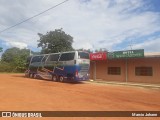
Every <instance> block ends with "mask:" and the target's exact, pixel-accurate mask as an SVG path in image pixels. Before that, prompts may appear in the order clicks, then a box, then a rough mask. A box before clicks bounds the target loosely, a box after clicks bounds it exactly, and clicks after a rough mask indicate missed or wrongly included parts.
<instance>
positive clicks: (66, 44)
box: [38, 29, 73, 54]
mask: <svg viewBox="0 0 160 120" xmlns="http://www.w3.org/2000/svg"><path fill="white" fill-rule="evenodd" d="M38 35H39V37H40V40H38V42H39V44H38V47H42V51H41V53H45V54H47V53H57V52H64V51H71V50H73V47H72V43H73V37H72V36H70V35H68V34H66V33H65V32H64V31H62V29H55V31H50V32H47V34H46V35H43V34H41V33H38Z"/></svg>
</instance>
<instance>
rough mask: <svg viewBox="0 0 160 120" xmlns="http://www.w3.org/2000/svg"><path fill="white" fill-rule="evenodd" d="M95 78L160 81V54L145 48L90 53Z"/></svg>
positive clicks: (138, 81)
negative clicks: (149, 51) (147, 51)
mask: <svg viewBox="0 0 160 120" xmlns="http://www.w3.org/2000/svg"><path fill="white" fill-rule="evenodd" d="M90 60H91V62H90V78H91V79H93V80H97V81H98V80H104V81H119V82H137V83H152V84H157V83H160V73H159V72H160V54H157V53H156V54H155V53H144V49H138V50H126V51H115V52H98V53H92V54H90Z"/></svg>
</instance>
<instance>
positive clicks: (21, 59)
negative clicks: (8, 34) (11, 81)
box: [0, 47, 29, 72]
mask: <svg viewBox="0 0 160 120" xmlns="http://www.w3.org/2000/svg"><path fill="white" fill-rule="evenodd" d="M28 56H29V50H28V49H19V48H16V47H14V48H10V49H7V50H6V51H5V52H4V53H3V55H2V60H1V62H0V66H1V67H0V72H24V70H25V69H26V59H27V57H28Z"/></svg>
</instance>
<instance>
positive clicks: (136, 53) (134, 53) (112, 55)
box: [107, 49, 144, 59]
mask: <svg viewBox="0 0 160 120" xmlns="http://www.w3.org/2000/svg"><path fill="white" fill-rule="evenodd" d="M107 57H108V59H116V58H139V57H144V49H138V50H126V51H115V52H108V54H107Z"/></svg>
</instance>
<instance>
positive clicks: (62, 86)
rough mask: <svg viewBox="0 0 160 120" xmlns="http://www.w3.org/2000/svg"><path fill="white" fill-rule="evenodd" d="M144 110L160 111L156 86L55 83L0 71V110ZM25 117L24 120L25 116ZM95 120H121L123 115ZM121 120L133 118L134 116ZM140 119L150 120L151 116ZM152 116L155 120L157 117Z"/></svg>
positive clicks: (158, 90)
mask: <svg viewBox="0 0 160 120" xmlns="http://www.w3.org/2000/svg"><path fill="white" fill-rule="evenodd" d="M147 110H148V111H160V89H151V88H142V87H131V86H118V85H108V84H100V83H88V82H82V83H77V84H75V83H74V84H73V83H59V82H52V81H47V80H37V79H30V78H25V77H24V75H23V74H0V111H147ZM0 119H1V118H0ZM23 119H24V118H23ZM26 119H27V120H28V118H26ZM41 119H42V120H43V119H53V118H41ZM61 119H66V118H61ZM67 119H71V118H67ZM72 119H84V120H85V119H86V120H90V119H93V118H76V117H75V118H72ZM95 119H98V120H99V119H102V120H106V119H107V120H109V119H111V120H112V119H118V120H121V119H124V118H95ZM125 119H127V120H128V119H129V120H131V119H136V120H137V119H138V118H137V117H135V118H125ZM141 119H142V120H143V119H145V120H146V119H147V120H150V119H153V118H141ZM154 119H157V120H158V118H154Z"/></svg>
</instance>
